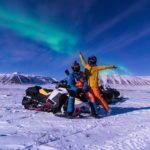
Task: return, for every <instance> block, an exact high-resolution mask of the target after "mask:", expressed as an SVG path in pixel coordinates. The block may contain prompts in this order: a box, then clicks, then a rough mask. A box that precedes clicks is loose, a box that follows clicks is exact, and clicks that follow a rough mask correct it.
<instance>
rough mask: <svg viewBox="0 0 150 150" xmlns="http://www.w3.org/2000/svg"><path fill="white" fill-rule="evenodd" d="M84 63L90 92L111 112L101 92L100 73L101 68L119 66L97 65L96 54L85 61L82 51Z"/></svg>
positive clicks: (81, 58) (80, 55) (107, 111)
mask: <svg viewBox="0 0 150 150" xmlns="http://www.w3.org/2000/svg"><path fill="white" fill-rule="evenodd" d="M79 57H80V60H81V62H82V65H83V66H84V68H85V74H86V77H87V80H88V87H89V92H90V93H92V94H93V95H94V96H95V98H96V99H97V101H98V102H99V103H100V104H101V105H102V106H103V108H104V109H105V111H106V113H109V106H108V104H107V102H106V101H105V100H104V98H103V97H102V96H101V94H100V90H99V85H98V75H99V71H100V70H105V69H112V68H114V69H116V68H117V67H116V66H114V65H109V66H97V64H96V63H97V58H96V56H90V57H89V58H88V63H87V62H86V61H85V59H84V56H83V55H82V53H81V52H80V54H79Z"/></svg>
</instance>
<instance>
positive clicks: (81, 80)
mask: <svg viewBox="0 0 150 150" xmlns="http://www.w3.org/2000/svg"><path fill="white" fill-rule="evenodd" d="M72 71H73V72H72V73H71V74H70V75H69V78H68V85H69V86H70V89H71V90H70V91H69V99H68V106H67V113H68V116H73V112H74V102H75V97H76V96H78V97H82V95H85V97H86V99H87V101H88V102H89V105H90V109H91V113H92V115H93V116H95V117H96V116H98V109H97V103H96V102H95V100H94V99H92V100H90V99H89V98H90V97H92V96H91V93H89V92H88V83H87V80H86V75H85V73H83V72H81V71H80V65H79V63H78V62H77V61H74V62H73V64H72Z"/></svg>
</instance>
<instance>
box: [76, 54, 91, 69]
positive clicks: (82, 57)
mask: <svg viewBox="0 0 150 150" xmlns="http://www.w3.org/2000/svg"><path fill="white" fill-rule="evenodd" d="M79 57H80V60H81V63H82V65H83V66H84V68H86V69H90V68H91V67H90V66H89V65H88V64H87V63H86V61H85V59H84V56H83V55H82V54H81V53H80V55H79Z"/></svg>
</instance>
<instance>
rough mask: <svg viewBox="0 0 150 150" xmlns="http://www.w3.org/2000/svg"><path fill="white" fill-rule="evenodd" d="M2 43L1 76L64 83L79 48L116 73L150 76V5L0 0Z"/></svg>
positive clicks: (142, 0) (127, 0) (136, 0)
mask: <svg viewBox="0 0 150 150" xmlns="http://www.w3.org/2000/svg"><path fill="white" fill-rule="evenodd" d="M0 39H1V40H0V72H1V73H11V72H14V71H18V72H22V73H29V74H41V75H49V76H52V77H56V78H59V79H61V78H63V76H65V74H64V69H65V68H69V69H70V65H71V63H72V62H73V60H75V59H77V60H79V59H78V49H80V50H81V51H83V53H84V54H85V57H86V58H87V57H88V56H89V55H91V54H94V55H96V56H97V57H98V64H99V65H104V64H115V65H117V66H119V67H120V69H118V71H117V72H118V73H122V74H133V75H150V69H149V61H150V1H149V0H78V1H77V0H13V1H12V0H0ZM107 73H110V72H107ZM112 73H113V72H112Z"/></svg>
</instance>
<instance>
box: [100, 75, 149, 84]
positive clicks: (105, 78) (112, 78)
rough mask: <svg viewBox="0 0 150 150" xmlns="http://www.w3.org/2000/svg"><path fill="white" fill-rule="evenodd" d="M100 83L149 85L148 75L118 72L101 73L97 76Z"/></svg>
mask: <svg viewBox="0 0 150 150" xmlns="http://www.w3.org/2000/svg"><path fill="white" fill-rule="evenodd" d="M99 79H100V84H103V85H124V86H127V85H130V86H143V85H150V77H147V76H145V77H144V76H129V75H119V74H101V75H100V76H99Z"/></svg>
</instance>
